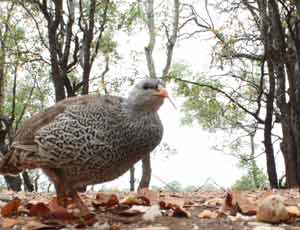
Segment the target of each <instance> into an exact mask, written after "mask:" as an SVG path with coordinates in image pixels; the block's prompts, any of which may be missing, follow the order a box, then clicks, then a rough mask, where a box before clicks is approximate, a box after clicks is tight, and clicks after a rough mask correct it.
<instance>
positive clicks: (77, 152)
mask: <svg viewBox="0 0 300 230" xmlns="http://www.w3.org/2000/svg"><path fill="white" fill-rule="evenodd" d="M121 101H122V99H121V98H117V97H102V98H99V100H97V101H95V102H93V103H88V104H80V105H78V104H76V105H70V106H68V107H67V108H66V109H65V111H64V112H63V113H61V114H59V115H58V116H56V118H55V119H54V121H53V122H51V123H49V124H48V125H46V126H44V127H43V128H41V129H40V130H39V131H38V132H37V133H36V135H35V142H36V143H37V144H38V146H39V153H38V154H39V158H40V159H41V160H42V161H43V164H45V165H48V166H51V167H58V168H60V167H67V166H70V165H72V166H74V165H81V164H85V163H87V162H90V160H92V159H93V157H94V156H95V154H97V153H99V151H101V150H103V151H104V152H105V151H106V152H107V151H110V148H111V146H109V140H108V139H107V138H108V136H109V135H108V134H109V133H110V132H111V131H112V130H113V129H114V127H115V125H116V126H117V125H118V123H119V122H121V120H120V118H119V114H120V108H121ZM118 119H119V120H118ZM107 148H108V149H107ZM95 160H96V159H95Z"/></svg>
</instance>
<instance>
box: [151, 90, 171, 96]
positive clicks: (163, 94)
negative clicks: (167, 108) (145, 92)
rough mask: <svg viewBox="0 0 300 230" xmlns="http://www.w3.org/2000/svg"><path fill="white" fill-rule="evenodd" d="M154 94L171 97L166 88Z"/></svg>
mask: <svg viewBox="0 0 300 230" xmlns="http://www.w3.org/2000/svg"><path fill="white" fill-rule="evenodd" d="M153 95H156V96H159V97H169V94H168V91H167V90H165V89H160V90H159V91H158V92H155V93H153Z"/></svg>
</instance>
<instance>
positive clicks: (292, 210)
mask: <svg viewBox="0 0 300 230" xmlns="http://www.w3.org/2000/svg"><path fill="white" fill-rule="evenodd" d="M286 209H287V211H288V213H289V215H290V216H291V217H300V210H299V208H298V207H297V206H286Z"/></svg>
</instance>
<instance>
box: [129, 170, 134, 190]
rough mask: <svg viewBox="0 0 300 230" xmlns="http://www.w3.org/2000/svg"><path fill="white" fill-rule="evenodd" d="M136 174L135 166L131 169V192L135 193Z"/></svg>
mask: <svg viewBox="0 0 300 230" xmlns="http://www.w3.org/2000/svg"><path fill="white" fill-rule="evenodd" d="M134 183H135V174H134V166H132V167H131V168H130V191H131V192H133V191H134V190H135V187H134Z"/></svg>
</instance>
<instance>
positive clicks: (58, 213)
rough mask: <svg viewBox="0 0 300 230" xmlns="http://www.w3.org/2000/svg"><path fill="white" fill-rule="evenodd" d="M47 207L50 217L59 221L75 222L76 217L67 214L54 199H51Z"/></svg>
mask: <svg viewBox="0 0 300 230" xmlns="http://www.w3.org/2000/svg"><path fill="white" fill-rule="evenodd" d="M48 207H49V209H50V211H51V215H52V216H54V217H56V218H58V219H61V220H75V219H76V217H75V216H74V215H73V214H72V213H69V212H68V210H67V209H66V208H64V207H62V206H60V205H59V204H58V200H57V199H56V198H54V199H52V200H51V201H50V202H49V203H48Z"/></svg>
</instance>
